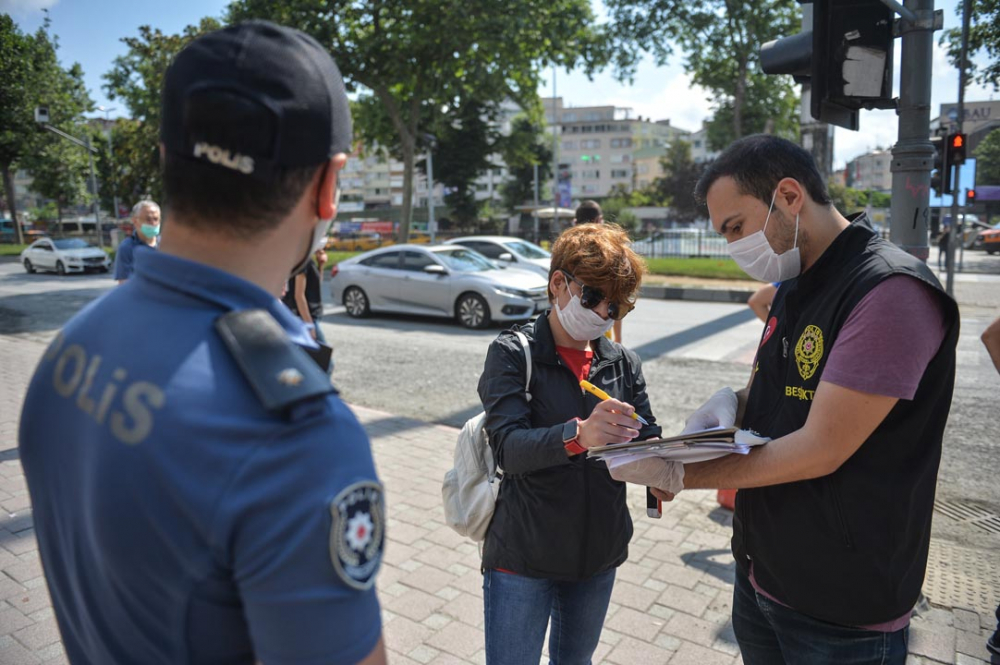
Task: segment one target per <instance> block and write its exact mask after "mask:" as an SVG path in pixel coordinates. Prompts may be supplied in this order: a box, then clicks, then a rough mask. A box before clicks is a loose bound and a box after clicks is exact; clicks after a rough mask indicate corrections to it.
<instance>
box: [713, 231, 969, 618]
mask: <svg viewBox="0 0 1000 665" xmlns="http://www.w3.org/2000/svg"><path fill="white" fill-rule="evenodd" d="M863 222H864V220H863V219H861V220H856V223H854V224H852V225H851V226H850V227H849V228H847V229H846V230H844V231H843V232H842V233H841V234H840V235H839V236H838V237H837V238H836V239H835V240H834V242H833V244H831V245H830V247H829V248H828V249H827V250H826V252H824V253H823V255H822V256H821V257H820V258H819V260H818V261H817V262H816V263H815V264H814V265H813V267H812V268H810V269H809V270H808V271H807V272H806V273H804V274H803V275H802V276H800V277H798V278H797V279H794V280H790V281H788V282H784V283H782V285H781V288H780V289H778V293H777V295H776V297H775V299H774V303H773V304H772V305H771V313H770V316H771V317H772V318H771V321H772V322H773V324H769V326H768V328H769V330H767V331H766V332H765V336H764V337H763V340H762V342H761V346H760V349H759V351H758V353H757V364H756V367H757V370H756V373H755V375H754V379H753V384H752V386H751V389H750V395H749V399H748V402H747V408H746V414H745V415H744V418H743V426H744V427H747V428H750V429H753V430H755V431H757V432H760V433H761V434H764V435H767V436H770V437H773V438H777V437H780V436H784V435H786V434H788V433H790V432H793V431H795V430H797V429H800V428H801V427H802V426H803V425H804V424H805V421H806V418H808V416H809V410H810V406H811V404H812V399H813V395H814V394H815V390H816V389H817V387H818V385H819V382H820V381H822V379H823V369H824V367H825V366H826V360H827V358H829V355H830V349H832V348H833V346H834V344H836V342H837V336H838V334H839V332H840V329H841V327H842V326H843V325H844V322H845V321H846V319H847V317H848V316H849V315H850V313H851V312H852V311H853V310H854V307H855V305H857V304H858V302H860V301H861V299H862V298H864V297H865V295H867V294H868V293H869V292H870V291H871V290H872V289H873V288H874V287H875V286H876V285H878V284H879V283H881V282H882V281H883V280H885V279H886V278H888V277H890V276H892V275H908V276H910V277H913V278H915V279H919V280H920V281H922V282H924V283H925V284H927V285H929V286H930V287H932V288H934V289H935V290H936V291H937V292H938V293H939V297H940V300H941V303H942V306H943V307H944V311H945V321H946V323H947V325H948V331H947V333H946V335H945V339H944V341H943V343H942V344H941V346H940V348H939V349H938V352H937V355H935V356H934V358H933V359H932V360H931V362H930V364H929V365H928V366H927V368H926V370H925V371H924V374H923V377H922V378H921V380H920V384H919V386H918V388H917V392H916V395H915V396H914V398H913V399H912V400H902V399H901V400H899V401H898V402H897V403H896V405H895V406H894V407H893V409H892V411H890V412H889V415H888V416H886V418H885V420H883V421H882V423H881V424H880V425H879V426H878V427H877V428H876V429H875V431H874V432H873V433H872V435H871V436H870V437H868V439H867V440H866V441H865V443H864V444H863V445H862V446H861V447H860V448H859V449H858V450H857V452H855V453H854V454H853V455H852V456H851V457H850V458H849V459H848V460H847V461H846V462H844V464H843V465H841V467H840V468H839V469H837V471H835V472H834V473H832V474H830V475H827V476H824V477H822V478H815V479H812V480H803V481H799V482H794V483H785V484H781V485H774V486H771V487H761V488H755V489H741V490H740V491H739V494H737V495H736V517H735V519H734V520H733V553H734V554H735V556H736V562H737V565H738V566H740V568H741V569H742V570H743V571H744V572H747V570H748V568H749V560H750V559H752V560H753V564H754V577H755V578H756V579H757V581H758V582H759V583H760V585H761V587H763V588H764V589H765V590H766V591H768V592H769V593H773V594H774V595H775V596H776V597H777V598H779V599H780V600H781V601H782V602H785V603H788V604H789V605H790V606H792V607H794V608H795V609H796V610H798V611H799V612H803V613H805V614H808V615H810V616H812V617H815V618H817V619H821V620H823V621H827V622H830V623H835V624H840V625H844V626H864V625H870V624H875V623H883V622H886V621H892V620H894V619H897V618H899V617H900V616H902V615H904V614H905V613H906V612H908V611H909V610H911V609H912V608H913V605H914V603H915V602H916V600H917V596H918V594H919V593H920V587H921V584H922V582H923V579H924V569H925V567H926V564H927V552H928V547H929V544H930V532H931V529H930V527H931V513H932V511H933V508H934V490H935V482H936V478H937V470H938V464H939V462H940V459H941V439H942V436H943V432H944V427H945V423H946V421H947V419H948V412H949V409H950V406H951V394H952V387H953V385H954V381H955V345H956V342H957V339H958V310H957V306H956V305H955V301H954V300H952V299H951V298H949V297H948V296H947V295H946V294H945V293H944V292H943V291H941V286H940V284H939V283H938V281H937V279H936V278H935V277H934V275H933V274H932V273H931V272H930V270H929V269H928V268H927V266H926V265H924V263H923V262H921V261H919V260H917V259H915V258H913V257H912V256H910V255H909V254H906V253H905V252H903V251H902V250H901V249H899V248H898V247H896V246H894V245H891V244H889V243H888V242H886V241H884V240H881V239H879V238H878V237H877V236H876V235H875V234H874V233H873V232H872V231H871V230H870V229H868V228H866V227H865V226H863V225H862V224H863ZM771 328H773V329H771ZM897 343H899V344H906V340H905V339H900V340H897ZM872 371H873V372H886V371H891V368H886V367H877V366H876V367H873V368H872Z"/></svg>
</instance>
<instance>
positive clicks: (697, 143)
mask: <svg viewBox="0 0 1000 665" xmlns="http://www.w3.org/2000/svg"><path fill="white" fill-rule="evenodd" d="M694 147H696V148H700V147H701V141H697V140H696V141H695V142H694Z"/></svg>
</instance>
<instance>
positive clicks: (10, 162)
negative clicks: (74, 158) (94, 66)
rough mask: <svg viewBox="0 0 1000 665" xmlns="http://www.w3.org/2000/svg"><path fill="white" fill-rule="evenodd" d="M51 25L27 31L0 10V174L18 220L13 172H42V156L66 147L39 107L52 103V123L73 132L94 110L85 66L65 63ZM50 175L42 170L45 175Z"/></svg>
mask: <svg viewBox="0 0 1000 665" xmlns="http://www.w3.org/2000/svg"><path fill="white" fill-rule="evenodd" d="M49 25H50V23H49V20H48V19H47V18H46V20H45V22H44V24H43V25H42V27H41V28H39V29H38V31H36V32H35V34H33V35H26V34H24V33H23V32H21V30H20V29H19V28H18V27H17V25H16V24H15V23H14V21H13V19H12V18H11V17H10V16H9V15H7V14H0V173H2V176H3V185H4V191H5V194H6V196H5V199H6V203H7V208H8V210H9V211H10V214H11V217H12V219H15V220H16V219H17V210H16V199H15V195H14V177H13V176H14V172H15V171H16V170H17V168H20V167H21V166H24V167H25V168H29V167H31V166H33V165H34V166H38V167H39V171H40V172H41V171H42V168H41V167H42V161H43V157H44V156H46V155H50V153H51V152H53V151H55V152H58V151H60V150H62V149H63V148H62V146H60V147H55V144H56V142H62V141H65V139H62V138H59V137H57V136H55V135H53V134H49V133H47V132H44V131H41V130H40V128H39V127H38V124H37V123H36V122H35V119H34V118H35V116H34V112H35V107H38V106H46V107H48V109H49V114H50V117H51V122H52V124H53V125H54V126H56V127H59V128H62V129H64V130H65V129H67V128H68V129H71V130H72V129H73V123H74V122H76V121H77V119H78V118H79V117H80V115H81V114H82V113H83V112H85V111H88V110H90V108H91V102H90V99H89V98H88V96H87V93H86V89H85V88H84V86H83V72H82V70H81V69H80V67H79V65H73V67H71V68H70V69H69V70H66V69H63V68H62V67H61V66H60V64H59V60H58V57H57V49H58V43H57V42H56V41H55V40H54V39H53V38H52V37H50V35H49ZM69 145H70V146H72V144H69ZM77 149H78V150H79V148H77ZM32 160H34V161H33V162H32ZM50 166H51V165H50ZM70 171H71V169H68V170H67V173H68V172H70ZM50 175H52V174H50V173H43V179H44V178H45V177H47V176H50ZM67 177H69V176H67ZM56 179H58V178H56ZM14 227H15V229H16V233H17V240H18V242H23V241H24V235H23V232H22V229H21V226H20V224H17V223H15V225H14Z"/></svg>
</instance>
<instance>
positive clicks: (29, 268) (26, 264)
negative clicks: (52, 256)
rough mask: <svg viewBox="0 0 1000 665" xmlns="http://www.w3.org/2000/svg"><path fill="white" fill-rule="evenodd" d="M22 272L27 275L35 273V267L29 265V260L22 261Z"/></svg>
mask: <svg viewBox="0 0 1000 665" xmlns="http://www.w3.org/2000/svg"><path fill="white" fill-rule="evenodd" d="M24 270H25V271H26V272H28V273H33V272H35V266H33V265H31V259H25V260H24Z"/></svg>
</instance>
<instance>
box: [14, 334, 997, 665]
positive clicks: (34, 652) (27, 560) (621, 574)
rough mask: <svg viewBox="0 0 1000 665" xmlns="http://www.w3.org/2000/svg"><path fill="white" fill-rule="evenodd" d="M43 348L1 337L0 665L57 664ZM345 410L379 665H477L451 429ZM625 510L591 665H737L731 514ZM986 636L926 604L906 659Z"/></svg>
mask: <svg viewBox="0 0 1000 665" xmlns="http://www.w3.org/2000/svg"><path fill="white" fill-rule="evenodd" d="M43 350H44V349H43V347H42V345H40V344H38V343H37V342H34V341H28V340H22V339H18V338H13V337H6V336H4V337H0V359H2V360H0V508H2V509H3V510H2V512H0V665H16V664H20V663H43V662H44V663H64V662H66V659H65V655H64V652H63V649H62V645H61V644H60V641H59V634H58V630H57V627H56V624H55V621H54V617H53V613H52V608H51V603H50V600H49V596H48V592H47V590H46V587H45V581H44V578H43V577H42V570H41V566H40V563H39V560H38V551H37V547H36V543H35V537H34V530H33V528H32V519H31V508H30V505H29V501H28V497H27V490H26V487H25V483H24V477H23V474H22V472H21V466H20V462H19V461H18V458H17V450H16V441H17V437H16V432H17V420H18V412H19V405H20V403H21V400H22V398H23V394H24V390H25V388H26V385H27V382H28V379H29V378H30V374H31V371H32V370H33V368H34V366H35V363H36V362H37V359H38V358H39V356H40V355H41V353H42V351H43ZM355 412H356V413H357V414H358V417H359V418H360V419H361V421H362V423H363V424H364V425H365V427H366V429H367V431H368V432H369V434H370V436H371V438H372V443H373V446H374V450H375V459H376V463H377V464H378V469H379V473H380V475H381V477H382V479H383V481H384V482H385V485H386V493H387V505H388V508H389V519H388V528H387V534H388V538H389V542H388V545H387V548H386V555H385V563H384V566H383V568H382V572H381V574H380V577H379V591H380V596H381V600H382V605H383V609H384V621H385V638H386V644H387V646H388V648H389V651H390V654H389V656H390V662H391V663H394V664H404V665H405V664H410V663H421V664H434V665H448V664H455V663H484V662H485V656H484V652H483V644H484V638H483V630H482V627H483V607H482V576H481V575H480V572H479V553H478V549H477V547H476V546H475V545H474V544H472V543H471V542H469V541H466V540H464V539H462V538H460V537H459V536H457V535H456V534H454V533H453V532H452V531H451V530H450V529H448V527H447V526H445V525H444V521H443V517H442V508H441V479H442V477H443V475H444V472H445V471H446V470H447V469H448V468H449V467H450V466H451V455H452V450H453V447H454V442H455V438H456V435H457V430H455V429H453V428H450V427H444V426H438V425H428V424H426V423H423V422H421V421H417V420H413V419H409V418H401V417H398V416H394V415H392V414H389V413H383V412H379V411H373V410H370V409H365V408H355ZM629 503H630V505H631V506H632V507H633V519H634V521H635V536H634V538H633V540H632V543H631V545H630V557H629V560H628V561H627V562H626V563H625V564H623V565H622V566H621V568H620V569H619V571H618V576H617V581H616V584H615V590H614V594H613V597H612V603H611V607H610V609H609V612H608V618H607V621H606V623H605V628H604V631H603V634H602V636H601V642H600V645H599V647H598V650H597V653H596V654H595V659H594V662H595V663H614V664H616V665H634V664H647V663H650V664H656V663H669V664H671V665H685V664H690V665H696V664H697V665H715V664H716V663H719V664H723V665H729V664H733V663H740V662H742V660H741V658H740V656H739V649H738V647H737V645H736V640H735V637H734V636H733V631H732V624H731V622H730V620H729V617H730V611H731V604H732V583H733V575H734V562H733V558H732V555H731V554H730V551H729V537H730V534H731V520H732V516H731V514H730V513H729V512H728V511H725V510H723V509H721V508H719V507H718V505H717V504H716V502H715V496H714V492H707V491H688V492H683V493H682V494H681V495H680V496H679V497H678V499H677V500H675V501H674V502H673V503H671V504H667V505H665V507H664V516H663V518H662V519H660V520H652V519H649V518H647V517H645V510H644V506H645V503H644V496H643V493H642V490H641V488H634V489H633V490H630V495H629ZM992 628H993V617H992V616H987V615H982V614H977V613H976V612H974V611H971V610H969V609H962V608H932V607H928V608H927V609H926V610H925V611H923V612H921V614H920V615H919V616H918V617H916V618H915V619H914V620H913V622H912V624H911V633H910V652H911V656H910V658H909V659H908V661H907V662H908V664H912V665H919V664H921V663H957V664H965V663H980V662H988V654H987V652H986V650H985V648H984V646H983V645H984V643H985V640H986V638H987V636H988V635H989V632H990V631H991V630H992ZM543 662H547V660H545V659H543Z"/></svg>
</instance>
